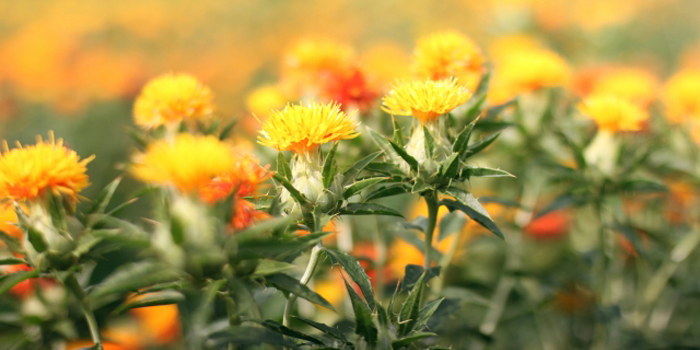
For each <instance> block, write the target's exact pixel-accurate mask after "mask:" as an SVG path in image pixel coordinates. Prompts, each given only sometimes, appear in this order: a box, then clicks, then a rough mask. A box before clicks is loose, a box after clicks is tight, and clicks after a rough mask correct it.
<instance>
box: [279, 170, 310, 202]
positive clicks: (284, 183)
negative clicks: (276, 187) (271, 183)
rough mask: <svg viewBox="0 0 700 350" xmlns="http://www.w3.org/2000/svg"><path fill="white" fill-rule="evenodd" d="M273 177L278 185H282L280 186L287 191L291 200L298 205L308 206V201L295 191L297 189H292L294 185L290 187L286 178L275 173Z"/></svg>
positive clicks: (290, 184)
mask: <svg viewBox="0 0 700 350" xmlns="http://www.w3.org/2000/svg"><path fill="white" fill-rule="evenodd" d="M273 177H274V179H275V180H277V181H278V182H279V183H280V184H282V186H284V188H286V189H287V191H289V194H290V195H291V196H292V198H294V199H295V200H296V201H297V202H299V204H302V205H305V204H308V203H309V201H308V200H306V198H305V197H304V195H303V194H301V192H299V190H297V189H296V188H295V187H294V185H292V183H291V182H289V180H287V178H285V177H284V176H282V175H280V173H275V174H274V175H273Z"/></svg>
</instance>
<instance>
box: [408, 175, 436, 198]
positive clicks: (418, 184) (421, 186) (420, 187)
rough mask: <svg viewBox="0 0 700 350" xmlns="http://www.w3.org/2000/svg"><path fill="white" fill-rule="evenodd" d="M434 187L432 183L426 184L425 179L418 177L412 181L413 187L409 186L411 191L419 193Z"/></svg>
mask: <svg viewBox="0 0 700 350" xmlns="http://www.w3.org/2000/svg"><path fill="white" fill-rule="evenodd" d="M434 189H435V188H434V187H433V186H432V185H430V184H427V183H426V182H425V181H423V179H421V178H420V177H418V178H416V180H415V182H414V183H413V187H412V188H411V193H417V194H421V193H423V192H426V191H432V190H434Z"/></svg>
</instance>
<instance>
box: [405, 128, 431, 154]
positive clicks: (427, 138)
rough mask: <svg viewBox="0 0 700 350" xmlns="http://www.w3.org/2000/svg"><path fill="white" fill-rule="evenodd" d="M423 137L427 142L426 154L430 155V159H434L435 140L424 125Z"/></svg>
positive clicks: (425, 144) (425, 143)
mask: <svg viewBox="0 0 700 350" xmlns="http://www.w3.org/2000/svg"><path fill="white" fill-rule="evenodd" d="M423 136H424V137H425V142H424V143H423V145H424V146H425V154H427V155H428V158H433V155H434V154H435V138H434V137H433V134H431V133H430V130H428V127H427V126H425V125H423ZM402 148H403V147H402Z"/></svg>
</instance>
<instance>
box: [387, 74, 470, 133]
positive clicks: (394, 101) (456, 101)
mask: <svg viewBox="0 0 700 350" xmlns="http://www.w3.org/2000/svg"><path fill="white" fill-rule="evenodd" d="M471 96H472V93H471V92H470V91H469V90H468V89H467V88H465V87H463V86H460V85H458V84H457V79H454V78H451V79H446V80H439V81H432V80H427V81H412V82H408V83H400V84H398V85H395V86H394V87H393V89H392V90H391V91H390V92H389V94H388V95H387V96H386V97H384V100H383V104H384V105H383V106H382V110H384V111H385V112H387V113H389V114H392V115H413V116H414V117H416V118H417V119H418V120H420V121H421V123H427V122H430V121H433V120H435V119H437V117H439V116H440V115H442V114H445V113H447V112H449V111H451V110H452V109H454V108H455V107H457V106H459V105H461V104H464V103H465V102H467V100H469V98H470V97H471Z"/></svg>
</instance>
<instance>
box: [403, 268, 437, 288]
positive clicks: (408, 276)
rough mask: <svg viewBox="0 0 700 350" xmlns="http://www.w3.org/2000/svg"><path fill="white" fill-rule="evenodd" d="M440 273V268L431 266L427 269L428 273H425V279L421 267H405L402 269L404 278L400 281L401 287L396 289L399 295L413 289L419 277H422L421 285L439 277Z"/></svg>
mask: <svg viewBox="0 0 700 350" xmlns="http://www.w3.org/2000/svg"><path fill="white" fill-rule="evenodd" d="M440 271H441V267H440V266H433V267H431V268H429V269H428V272H427V273H425V277H423V275H424V272H425V269H423V266H420V265H413V264H408V265H406V267H405V268H404V277H403V280H401V286H399V289H398V291H399V293H403V292H405V291H407V290H411V289H413V287H415V285H416V283H418V280H419V279H420V278H421V277H423V283H428V282H430V280H431V279H433V278H435V277H438V276H440Z"/></svg>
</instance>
